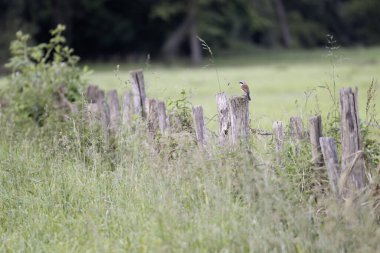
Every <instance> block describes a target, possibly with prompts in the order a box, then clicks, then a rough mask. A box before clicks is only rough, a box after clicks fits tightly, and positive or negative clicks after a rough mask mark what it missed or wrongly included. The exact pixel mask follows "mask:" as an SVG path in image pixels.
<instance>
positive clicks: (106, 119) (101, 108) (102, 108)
mask: <svg viewBox="0 0 380 253" xmlns="http://www.w3.org/2000/svg"><path fill="white" fill-rule="evenodd" d="M96 104H97V106H98V112H99V116H100V123H101V126H102V129H103V133H104V137H105V140H106V142H108V140H109V126H110V108H109V106H108V104H107V102H106V100H105V99H100V100H98V101H97V102H96Z"/></svg>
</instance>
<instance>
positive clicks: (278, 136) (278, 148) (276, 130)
mask: <svg viewBox="0 0 380 253" xmlns="http://www.w3.org/2000/svg"><path fill="white" fill-rule="evenodd" d="M284 136H285V134H284V125H283V123H282V121H275V122H274V123H273V137H274V141H275V152H276V160H277V163H278V164H281V152H282V149H283V146H284Z"/></svg>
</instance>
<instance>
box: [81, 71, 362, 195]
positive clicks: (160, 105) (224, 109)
mask: <svg viewBox="0 0 380 253" xmlns="http://www.w3.org/2000/svg"><path fill="white" fill-rule="evenodd" d="M130 76H131V79H132V82H131V83H132V88H131V91H126V92H124V93H123V95H122V103H121V108H120V104H119V99H118V95H117V92H116V90H112V91H109V92H108V93H107V98H108V103H107V101H106V99H105V96H104V91H102V90H100V89H99V88H98V87H97V86H94V85H89V86H88V88H87V90H86V93H85V97H86V101H87V102H88V105H87V112H88V115H90V116H89V118H91V119H92V120H94V118H95V119H99V121H100V123H101V126H102V128H103V132H104V135H105V137H106V138H105V139H106V140H108V139H109V135H110V134H112V133H115V132H116V131H117V130H118V129H119V126H120V124H122V125H124V126H128V125H129V124H130V123H131V121H132V118H133V115H137V116H138V117H140V118H142V119H144V120H145V121H146V122H147V128H148V130H149V132H150V133H151V134H153V136H155V135H156V134H157V132H161V134H168V133H170V131H171V127H170V120H169V116H168V115H167V113H166V106H165V102H163V101H158V100H156V99H150V98H147V97H146V93H145V82H144V75H143V71H142V70H136V71H132V72H131V74H130ZM357 93H358V90H357V88H356V89H352V88H342V89H341V90H340V109H341V140H340V142H341V143H342V157H341V165H339V162H338V161H339V160H338V156H337V150H336V145H335V141H334V139H333V138H331V137H323V134H322V118H321V116H320V115H316V116H314V117H311V118H309V119H308V131H306V130H305V129H304V126H303V121H302V118H301V117H299V116H293V117H290V119H289V133H288V134H289V137H290V138H289V139H290V143H291V144H292V146H293V148H294V152H295V154H297V155H298V154H300V151H301V149H302V147H303V145H304V144H303V143H305V142H306V140H307V137H309V138H308V139H309V144H310V145H311V157H312V162H313V163H314V165H315V166H316V167H321V166H325V167H326V169H327V174H328V178H329V181H330V187H331V190H332V192H334V193H335V194H336V197H337V198H338V199H341V197H342V194H346V193H347V192H349V191H348V190H349V189H360V188H362V187H364V186H365V185H366V181H365V171H364V159H363V155H362V153H363V152H362V150H361V149H362V143H361V136H360V125H359V116H358V101H357ZM216 106H217V110H218V117H219V133H218V134H219V142H220V143H221V144H223V145H224V144H226V143H230V144H231V145H232V146H234V145H237V144H239V143H240V141H242V140H245V139H247V138H248V137H249V136H250V134H251V128H250V125H249V124H250V119H249V116H250V115H249V101H248V100H247V99H246V97H245V96H237V97H232V98H228V97H227V95H226V94H225V93H224V92H221V93H218V94H216ZM91 115H92V116H91ZM94 115H95V117H94ZM170 118H171V119H172V120H175V121H176V122H175V125H176V124H180V123H181V122H180V121H179V120H178V119H175V117H174V118H173V115H170ZM192 119H193V128H194V131H195V136H196V141H197V142H198V144H199V145H200V146H206V145H207V142H208V140H207V134H206V131H207V129H206V126H205V122H204V115H203V108H202V106H195V107H193V108H192ZM273 139H274V145H275V157H276V161H277V163H278V164H279V165H280V166H281V165H282V164H281V156H282V152H283V149H284V144H285V139H286V131H285V125H284V123H283V122H282V121H275V122H274V123H273ZM355 154H356V155H355ZM357 154H360V155H357ZM343 175H344V176H345V177H347V180H342V178H341V177H342V176H343ZM339 182H344V183H339Z"/></svg>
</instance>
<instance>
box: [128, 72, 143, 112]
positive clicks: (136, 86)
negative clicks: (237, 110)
mask: <svg viewBox="0 0 380 253" xmlns="http://www.w3.org/2000/svg"><path fill="white" fill-rule="evenodd" d="M131 81H132V96H133V112H134V114H139V115H141V116H143V117H145V116H146V115H145V114H146V113H145V112H144V105H145V99H146V94H145V82H144V74H143V71H142V70H141V69H139V70H135V71H132V72H131Z"/></svg>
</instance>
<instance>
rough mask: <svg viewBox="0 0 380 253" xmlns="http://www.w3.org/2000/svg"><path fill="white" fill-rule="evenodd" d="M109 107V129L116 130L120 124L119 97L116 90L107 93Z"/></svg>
mask: <svg viewBox="0 0 380 253" xmlns="http://www.w3.org/2000/svg"><path fill="white" fill-rule="evenodd" d="M107 96H108V103H109V109H110V130H111V131H112V132H116V131H117V130H118V128H119V126H120V109H119V98H118V96H117V91H116V90H111V91H109V92H108V93H107Z"/></svg>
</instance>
